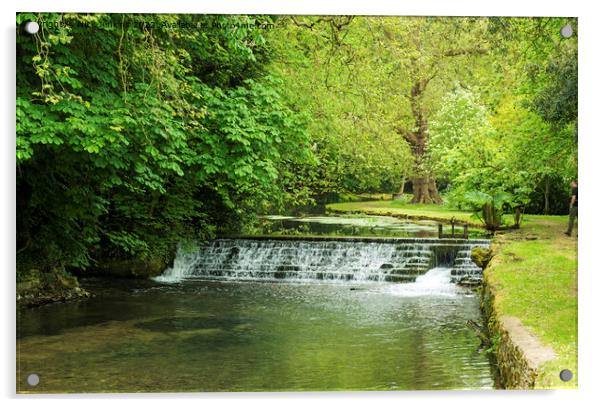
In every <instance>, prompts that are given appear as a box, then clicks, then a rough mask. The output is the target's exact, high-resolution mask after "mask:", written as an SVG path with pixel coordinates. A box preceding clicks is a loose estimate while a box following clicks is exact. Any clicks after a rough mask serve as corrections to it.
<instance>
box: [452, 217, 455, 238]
mask: <svg viewBox="0 0 602 407" xmlns="http://www.w3.org/2000/svg"><path fill="white" fill-rule="evenodd" d="M451 224H452V238H454V237H456V236H455V234H456V231H455V228H456V221H455V220H454V219H453V218H452V221H451Z"/></svg>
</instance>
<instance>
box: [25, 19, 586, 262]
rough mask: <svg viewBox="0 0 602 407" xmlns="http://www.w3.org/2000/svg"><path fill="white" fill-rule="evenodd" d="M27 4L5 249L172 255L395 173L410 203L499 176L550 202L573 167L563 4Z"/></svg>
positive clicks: (85, 256) (388, 186)
mask: <svg viewBox="0 0 602 407" xmlns="http://www.w3.org/2000/svg"><path fill="white" fill-rule="evenodd" d="M25 20H36V21H38V22H40V25H41V30H40V32H39V33H38V34H36V35H34V36H31V35H28V34H24V33H19V34H18V36H17V99H16V112H17V138H16V147H17V148H16V157H17V180H16V184H17V212H18V216H17V252H18V259H26V258H40V259H46V261H47V262H54V263H56V264H66V265H71V266H75V267H86V266H87V265H89V264H91V263H93V262H94V261H95V260H96V259H99V258H102V257H103V256H109V257H130V256H133V257H151V256H159V257H167V256H168V254H169V253H171V251H172V250H173V246H174V245H175V242H177V241H178V240H180V239H182V238H186V237H189V238H201V239H202V238H207V237H211V236H213V235H214V234H215V233H216V231H217V230H218V229H220V230H228V229H233V230H237V229H239V228H240V226H241V225H242V224H244V223H245V222H246V221H247V220H248V219H249V218H251V217H253V216H254V215H255V214H256V213H258V212H267V211H275V210H280V209H282V208H290V207H293V206H295V205H298V204H304V203H309V202H312V201H314V200H316V199H319V198H320V197H325V196H328V195H333V194H339V193H342V192H354V193H362V192H397V191H398V190H399V185H400V183H401V182H402V180H406V179H411V180H412V183H413V189H414V191H413V192H414V202H420V203H438V202H441V196H440V191H439V189H438V186H437V182H438V181H439V182H440V183H442V184H444V185H446V189H445V191H444V192H445V194H446V195H447V197H448V199H449V201H450V202H451V203H452V204H455V205H458V206H461V207H462V206H465V207H468V206H470V205H471V202H473V201H474V199H473V200H472V201H471V200H470V199H468V198H467V193H472V192H475V193H477V192H478V193H481V194H485V195H487V196H490V197H493V196H496V195H495V194H502V193H503V194H509V195H510V196H512V199H511V200H510V203H507V205H510V206H513V207H520V208H523V207H526V208H537V209H535V210H538V211H539V210H541V211H544V212H549V211H554V210H556V209H554V208H557V207H558V205H557V204H555V201H557V200H558V199H561V197H559V196H558V194H561V193H562V191H563V188H564V183H565V182H566V181H567V180H568V178H570V177H573V176H575V175H576V169H577V156H576V154H577V153H576V152H577V148H576V141H577V140H576V132H577V62H576V61H577V44H576V38H568V39H563V38H561V37H560V36H559V34H558V31H559V29H560V27H561V26H562V25H564V24H566V23H567V21H568V22H570V23H571V24H572V25H573V28H574V30H575V31H576V29H577V25H576V21H574V20H566V19H558V18H550V19H505V18H492V19H487V18H423V17H412V18H398V17H359V16H357V17H348V16H341V17H277V18H276V17H268V16H202V15H133V14H128V15H124V14H111V15H106V14H69V13H63V14H58V13H42V14H35V15H32V14H27V13H20V14H19V15H17V22H18V23H20V22H22V21H25ZM258 26H261V27H263V28H266V27H269V28H272V29H268V30H266V29H263V28H259V27H258ZM187 27H188V28H187ZM191 27H192V29H191ZM485 195H478V196H480V197H483V196H485ZM468 196H472V197H473V198H474V197H475V196H477V195H475V194H472V195H468ZM497 196H501V195H497ZM497 201H499V200H497ZM494 206H495V205H494ZM19 261H20V260H19Z"/></svg>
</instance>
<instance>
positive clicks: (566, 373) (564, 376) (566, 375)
mask: <svg viewBox="0 0 602 407" xmlns="http://www.w3.org/2000/svg"><path fill="white" fill-rule="evenodd" d="M572 378H573V372H571V371H570V370H569V369H563V370H562V371H561V372H560V380H562V381H563V382H568V381H569V380H571V379H572Z"/></svg>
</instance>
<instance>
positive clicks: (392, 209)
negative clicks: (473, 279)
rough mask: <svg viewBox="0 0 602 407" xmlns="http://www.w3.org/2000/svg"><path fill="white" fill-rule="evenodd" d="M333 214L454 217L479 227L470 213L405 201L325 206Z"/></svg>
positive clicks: (429, 217) (439, 218) (433, 218)
mask: <svg viewBox="0 0 602 407" xmlns="http://www.w3.org/2000/svg"><path fill="white" fill-rule="evenodd" d="M326 208H327V209H328V211H330V212H333V213H354V212H358V213H365V214H368V215H387V216H406V217H408V218H414V219H431V220H449V219H451V218H453V217H455V218H456V219H458V220H461V221H463V222H467V223H469V224H471V225H474V226H480V224H479V223H478V221H477V220H475V219H474V218H472V217H471V212H464V211H458V210H454V209H449V208H447V207H446V206H443V205H424V204H421V205H415V204H409V203H407V202H405V201H397V200H396V201H391V200H389V201H384V200H383V201H366V202H343V203H335V204H329V205H326Z"/></svg>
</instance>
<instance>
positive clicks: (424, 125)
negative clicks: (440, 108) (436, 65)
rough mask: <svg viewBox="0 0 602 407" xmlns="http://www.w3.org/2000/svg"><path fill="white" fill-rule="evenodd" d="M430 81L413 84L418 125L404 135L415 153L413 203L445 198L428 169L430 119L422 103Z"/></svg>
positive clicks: (414, 111)
mask: <svg viewBox="0 0 602 407" xmlns="http://www.w3.org/2000/svg"><path fill="white" fill-rule="evenodd" d="M429 81H430V79H429V78H427V79H421V80H418V81H416V82H415V83H414V85H413V86H412V91H411V95H410V96H411V97H410V101H411V106H412V114H413V116H414V120H415V126H416V127H415V130H414V131H412V132H408V131H406V132H404V133H403V135H404V138H405V139H406V141H407V142H408V144H409V145H410V148H411V149H412V154H413V155H414V177H413V178H412V189H413V190H414V197H413V198H412V201H411V203H427V204H439V203H442V202H443V200H442V199H441V196H440V195H439V191H438V190H437V184H436V182H435V178H434V177H433V176H432V174H431V173H430V171H429V169H428V152H427V145H428V119H427V113H426V111H425V109H424V107H423V105H422V97H423V94H424V90H425V89H426V86H427V84H428V83H429Z"/></svg>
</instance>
